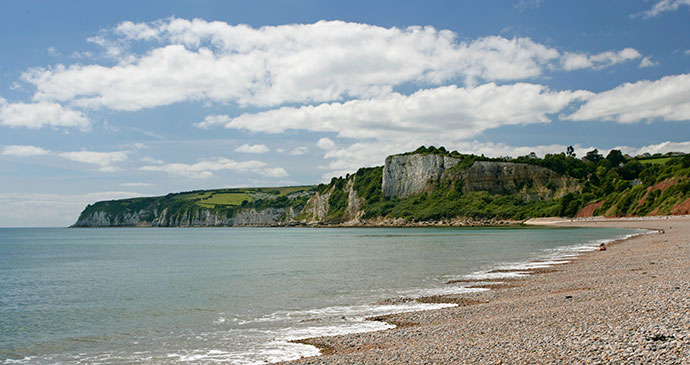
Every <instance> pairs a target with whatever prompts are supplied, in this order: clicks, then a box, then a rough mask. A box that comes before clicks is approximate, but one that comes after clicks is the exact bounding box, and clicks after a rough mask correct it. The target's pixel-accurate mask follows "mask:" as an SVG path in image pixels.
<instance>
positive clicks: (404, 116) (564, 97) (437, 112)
mask: <svg viewBox="0 0 690 365" xmlns="http://www.w3.org/2000/svg"><path fill="white" fill-rule="evenodd" d="M590 95H591V93H589V92H587V91H551V90H549V89H548V88H547V87H545V86H542V85H534V84H525V83H518V84H512V85H496V84H493V83H490V84H484V85H480V86H476V87H471V86H468V87H466V88H459V87H457V86H445V87H440V88H436V89H426V90H420V91H417V92H415V93H414V94H412V95H409V96H407V95H402V94H398V93H391V94H388V95H385V96H382V97H379V98H372V99H365V100H352V101H348V102H345V103H330V104H320V105H317V106H311V105H310V106H302V107H282V108H279V109H274V110H269V111H266V112H261V113H255V114H249V113H247V114H243V115H241V116H238V117H236V118H232V119H231V120H230V122H228V124H226V128H233V129H246V130H249V131H253V132H264V133H282V132H284V131H286V130H288V129H298V130H308V131H314V132H336V133H337V134H338V136H339V137H347V138H355V139H365V138H374V139H378V140H398V141H400V140H407V139H409V138H410V136H412V135H413V136H415V138H421V137H422V136H430V137H433V138H438V136H444V137H445V138H453V139H462V138H468V137H471V136H474V135H476V134H477V133H480V132H482V131H484V130H486V129H490V128H496V127H499V126H503V125H515V124H529V123H547V122H549V118H548V116H547V114H550V113H556V112H558V111H560V110H562V109H563V108H564V107H566V106H568V105H569V104H570V103H571V102H573V101H576V100H580V99H585V98H587V97H589V96H590ZM430 121H433V123H432V122H430ZM323 144H328V142H327V141H325V140H323V141H320V142H319V147H321V148H324V146H323Z"/></svg>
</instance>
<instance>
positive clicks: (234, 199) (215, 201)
mask: <svg viewBox="0 0 690 365" xmlns="http://www.w3.org/2000/svg"><path fill="white" fill-rule="evenodd" d="M245 200H246V201H252V200H254V199H253V198H252V196H251V195H250V194H249V193H246V192H232V193H218V194H213V195H211V196H209V197H208V198H205V199H202V200H199V201H198V202H197V203H198V204H199V205H242V202H243V201H245Z"/></svg>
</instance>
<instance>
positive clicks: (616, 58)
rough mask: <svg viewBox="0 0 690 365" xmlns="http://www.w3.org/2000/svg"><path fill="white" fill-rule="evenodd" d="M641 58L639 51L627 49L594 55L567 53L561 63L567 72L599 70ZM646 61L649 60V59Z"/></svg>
mask: <svg viewBox="0 0 690 365" xmlns="http://www.w3.org/2000/svg"><path fill="white" fill-rule="evenodd" d="M640 57H642V55H641V54H640V52H638V51H637V50H635V49H633V48H625V49H623V50H620V51H606V52H601V53H598V54H593V55H588V54H584V53H565V54H564V55H563V57H562V58H561V63H562V67H563V69H564V70H566V71H571V70H578V69H583V68H593V69H595V70H598V69H602V68H606V67H609V66H613V65H616V64H619V63H623V62H626V61H630V60H634V59H637V58H640ZM646 59H647V60H648V59H649V57H647V58H646Z"/></svg>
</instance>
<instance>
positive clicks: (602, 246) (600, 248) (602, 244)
mask: <svg viewBox="0 0 690 365" xmlns="http://www.w3.org/2000/svg"><path fill="white" fill-rule="evenodd" d="M599 251H606V245H605V244H604V242H602V243H601V244H600V245H599Z"/></svg>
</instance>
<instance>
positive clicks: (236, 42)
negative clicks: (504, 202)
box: [0, 0, 690, 227]
mask: <svg viewBox="0 0 690 365" xmlns="http://www.w3.org/2000/svg"><path fill="white" fill-rule="evenodd" d="M0 10H1V11H0V47H1V49H2V50H3V52H2V55H3V56H2V58H1V59H0V226H6V227H7V226H66V225H69V224H71V223H73V222H74V221H75V220H76V218H77V216H78V214H79V212H80V211H81V209H82V208H83V207H84V206H85V205H86V204H88V203H93V202H95V201H98V200H103V199H116V198H124V197H133V196H150V195H162V194H167V193H169V192H177V191H186V190H195V189H206V188H220V187H239V186H278V185H295V184H314V183H319V182H322V181H327V180H329V179H330V177H332V176H339V175H344V174H346V173H348V172H354V171H356V169H357V168H358V167H363V166H374V165H380V164H382V162H383V159H384V158H385V156H386V155H389V154H393V153H399V152H404V151H409V150H412V149H414V148H416V147H418V146H420V145H436V146H439V145H444V146H446V148H449V149H457V150H459V151H461V152H464V153H476V154H481V153H483V154H486V155H489V156H505V155H510V156H518V155H524V154H528V153H529V152H532V151H534V152H536V153H537V154H539V155H543V154H545V153H558V152H562V151H564V150H565V148H566V147H567V146H569V145H573V146H575V149H576V152H577V153H578V154H579V155H584V153H585V152H586V151H588V150H590V149H592V148H598V149H599V150H601V151H604V152H606V151H608V150H610V149H613V148H618V149H621V150H623V152H626V153H630V154H633V155H634V154H639V153H642V152H651V153H656V152H668V151H685V152H690V133H689V131H690V129H688V121H690V37H688V34H690V0H654V1H644V0H640V1H632V0H619V1H614V0H611V1H576V2H575V1H572V2H564V1H553V0H532V1H526V0H522V1H519V0H515V1H425V2H420V1H376V2H371V1H347V2H343V1H338V2H336V1H300V0H292V1H253V2H250V3H248V4H243V3H241V2H226V1H223V2H221V1H194V2H192V1H159V2H156V1H150V2H130V1H118V2H93V1H72V2H42V1H41V2H39V1H22V2H3V3H2V5H0Z"/></svg>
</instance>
